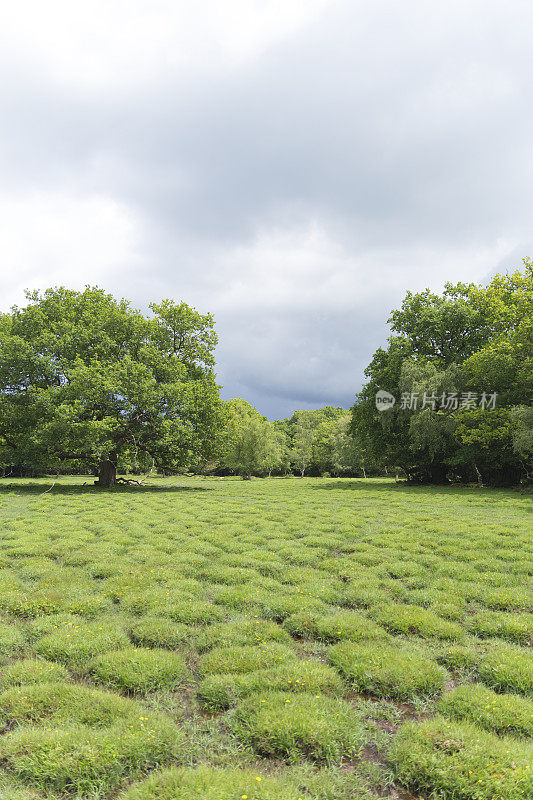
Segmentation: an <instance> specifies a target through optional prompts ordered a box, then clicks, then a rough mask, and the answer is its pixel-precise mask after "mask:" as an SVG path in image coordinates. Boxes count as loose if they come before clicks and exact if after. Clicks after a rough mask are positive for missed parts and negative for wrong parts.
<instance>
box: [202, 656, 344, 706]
mask: <svg viewBox="0 0 533 800" xmlns="http://www.w3.org/2000/svg"><path fill="white" fill-rule="evenodd" d="M269 689H270V690H279V691H288V692H323V693H336V692H340V691H342V681H341V679H340V678H339V676H338V674H337V673H336V672H335V670H334V669H332V667H328V666H327V665H326V664H322V663H320V662H319V661H287V662H285V663H284V664H280V666H279V667H272V668H271V669H263V670H257V671H256V672H248V673H244V674H242V673H241V674H236V673H232V674H222V675H218V674H217V675H210V676H209V677H207V678H205V679H204V680H203V681H202V683H201V684H200V686H199V689H198V698H199V700H200V704H201V705H202V706H203V707H204V708H205V709H208V710H210V711H220V710H222V709H224V708H229V707H230V706H231V705H232V704H233V703H234V702H235V701H236V699H237V698H239V697H245V696H247V695H249V694H252V693H254V692H264V691H267V690H269Z"/></svg>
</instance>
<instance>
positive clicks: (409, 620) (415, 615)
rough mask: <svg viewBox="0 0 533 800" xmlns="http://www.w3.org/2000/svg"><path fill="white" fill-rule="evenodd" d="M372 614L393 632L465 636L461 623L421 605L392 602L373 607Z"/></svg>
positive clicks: (436, 635)
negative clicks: (444, 617) (440, 615)
mask: <svg viewBox="0 0 533 800" xmlns="http://www.w3.org/2000/svg"><path fill="white" fill-rule="evenodd" d="M370 614H371V616H372V617H373V619H375V620H376V621H377V622H379V624H380V625H382V626H383V627H384V628H385V630H387V631H390V632H392V633H405V634H409V633H417V634H419V635H420V636H427V637H430V638H431V637H435V638H437V639H460V638H462V637H463V636H464V631H463V629H462V628H461V626H460V625H457V624H456V623H454V622H449V620H445V619H442V617H439V616H438V615H437V614H434V613H433V611H429V610H428V609H426V608H421V607H420V606H410V605H405V604H401V603H390V604H389V605H386V606H380V607H378V608H373V609H372V610H371V611H370Z"/></svg>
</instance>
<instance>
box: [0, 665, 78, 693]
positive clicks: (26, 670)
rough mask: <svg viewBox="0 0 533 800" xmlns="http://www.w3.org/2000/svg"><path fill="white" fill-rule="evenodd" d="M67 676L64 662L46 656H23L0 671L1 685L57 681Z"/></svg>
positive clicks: (65, 678) (63, 679)
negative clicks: (47, 659) (59, 662)
mask: <svg viewBox="0 0 533 800" xmlns="http://www.w3.org/2000/svg"><path fill="white" fill-rule="evenodd" d="M67 678H68V672H67V670H66V669H65V667H64V666H63V665H62V664H58V663H57V662H55V661H46V659H44V658H23V659H21V660H20V661H14V662H13V663H12V664H9V665H8V666H6V667H4V669H3V670H2V671H1V672H0V686H2V687H6V686H23V685H27V684H31V683H56V682H57V681H65V680H67Z"/></svg>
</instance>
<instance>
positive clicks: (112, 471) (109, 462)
mask: <svg viewBox="0 0 533 800" xmlns="http://www.w3.org/2000/svg"><path fill="white" fill-rule="evenodd" d="M117 461H118V453H110V454H109V456H108V457H107V458H104V459H102V461H100V465H99V468H98V481H96V484H97V486H103V487H104V489H110V488H111V487H112V486H115V484H116V482H117Z"/></svg>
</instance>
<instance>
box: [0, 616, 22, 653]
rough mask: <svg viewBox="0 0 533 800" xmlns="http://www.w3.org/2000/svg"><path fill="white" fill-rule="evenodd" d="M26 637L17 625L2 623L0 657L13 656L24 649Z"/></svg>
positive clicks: (0, 628) (0, 623) (0, 624)
mask: <svg viewBox="0 0 533 800" xmlns="http://www.w3.org/2000/svg"><path fill="white" fill-rule="evenodd" d="M25 641H26V637H25V636H24V634H23V633H22V631H21V630H19V628H17V627H16V626H15V625H7V624H5V623H4V622H0V657H1V656H11V655H13V653H16V652H17V651H19V650H21V649H22V647H24V643H25Z"/></svg>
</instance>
